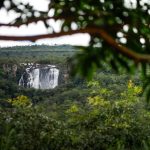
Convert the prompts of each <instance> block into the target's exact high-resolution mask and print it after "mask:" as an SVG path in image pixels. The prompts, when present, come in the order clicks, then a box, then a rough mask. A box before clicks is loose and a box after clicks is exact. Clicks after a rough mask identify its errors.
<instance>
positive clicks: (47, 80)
mask: <svg viewBox="0 0 150 150" xmlns="http://www.w3.org/2000/svg"><path fill="white" fill-rule="evenodd" d="M58 77H59V70H58V69H57V68H56V66H54V65H40V64H30V65H27V68H26V70H25V72H24V73H23V74H22V76H21V78H20V80H19V85H20V86H23V87H28V88H35V89H53V88H55V87H56V86H58Z"/></svg>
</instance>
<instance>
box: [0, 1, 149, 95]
mask: <svg viewBox="0 0 150 150" xmlns="http://www.w3.org/2000/svg"><path fill="white" fill-rule="evenodd" d="M6 1H7V5H6ZM8 3H9V5H8ZM0 7H1V8H2V7H5V9H7V11H10V10H13V11H15V13H17V14H18V18H16V19H15V20H14V21H13V22H11V23H8V24H0V26H16V27H19V26H21V25H22V24H26V25H28V24H30V23H32V22H38V21H43V22H44V24H45V26H46V27H47V28H51V30H52V33H50V34H43V35H33V36H2V35H1V36H0V40H16V41H17V40H29V41H36V40H38V39H42V38H54V37H60V36H64V35H72V34H76V33H88V34H89V35H90V37H91V39H90V43H89V46H88V47H80V48H82V49H83V51H82V53H80V54H78V55H77V59H78V60H79V62H80V65H77V62H78V61H77V62H76V61H74V66H79V67H78V68H76V69H77V70H78V72H81V73H82V74H83V75H85V76H86V75H90V74H91V73H92V71H93V70H95V69H96V68H100V67H105V66H104V63H103V62H106V63H108V64H111V66H112V67H113V68H114V69H116V70H120V68H121V66H123V68H125V69H126V70H127V71H128V72H132V71H133V70H134V69H137V68H139V66H140V67H141V69H142V75H143V77H144V78H145V79H146V80H145V81H146V82H145V87H146V88H147V89H149V91H150V86H149V84H148V83H149V82H150V75H149V74H148V71H147V70H148V68H149V63H150V54H149V53H150V51H149V46H150V24H149V22H150V2H149V0H147V1H146V0H145V1H144V0H135V2H134V3H132V1H131V0H94V1H93V0H80V1H79V0H55V1H54V0H51V1H50V2H49V5H48V8H49V9H48V10H47V11H45V12H42V11H38V10H35V9H34V8H33V7H32V6H31V5H30V4H24V3H22V2H21V1H20V2H16V1H13V0H1V2H0ZM22 8H23V9H22ZM50 11H54V15H53V16H49V15H48V14H49V12H50ZM50 19H53V20H55V21H58V20H59V21H61V30H60V32H59V33H58V32H57V33H56V32H55V31H54V29H53V28H52V27H51V26H50V25H49V23H48V20H50ZM149 93H150V92H149ZM149 95H150V94H149Z"/></svg>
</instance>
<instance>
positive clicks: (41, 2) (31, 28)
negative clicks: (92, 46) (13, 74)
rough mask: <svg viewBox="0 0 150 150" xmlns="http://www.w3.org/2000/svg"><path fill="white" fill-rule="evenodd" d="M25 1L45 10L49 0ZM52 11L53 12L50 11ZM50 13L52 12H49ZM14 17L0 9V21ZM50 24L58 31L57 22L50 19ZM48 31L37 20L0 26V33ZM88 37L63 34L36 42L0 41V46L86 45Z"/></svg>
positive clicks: (27, 33) (10, 19)
mask: <svg viewBox="0 0 150 150" xmlns="http://www.w3.org/2000/svg"><path fill="white" fill-rule="evenodd" d="M16 1H19V0H16ZM22 1H24V2H25V3H27V2H30V4H31V5H33V6H34V8H35V9H38V10H42V11H44V10H46V9H47V4H48V2H49V0H22ZM51 13H53V12H51ZM50 15H52V14H50ZM15 17H17V16H16V15H15V14H14V13H13V12H9V13H7V12H6V10H5V9H2V10H0V23H9V22H10V21H12V20H13V19H14V18H15ZM50 24H51V25H52V26H54V29H55V30H56V31H59V23H55V22H54V21H52V20H51V21H50ZM47 32H48V31H47V29H46V28H45V26H44V24H43V23H42V22H40V21H39V22H38V23H37V24H34V23H32V24H30V25H28V26H26V25H22V26H20V27H19V28H16V27H9V28H8V27H0V35H15V36H17V35H20V36H21V35H37V34H46V33H47ZM89 39H90V37H89V35H88V34H76V35H72V36H65V37H60V38H53V39H43V40H37V41H36V43H33V42H28V41H23V42H15V41H0V47H5V46H14V45H30V44H49V45H55V44H70V45H87V44H88V41H89Z"/></svg>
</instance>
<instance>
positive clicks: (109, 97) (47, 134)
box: [0, 45, 150, 150]
mask: <svg viewBox="0 0 150 150" xmlns="http://www.w3.org/2000/svg"><path fill="white" fill-rule="evenodd" d="M76 52H77V53H80V50H77V49H75V48H73V47H72V46H66V45H63V46H46V45H41V46H37V45H36V46H25V47H8V48H1V49H0V150H20V149H21V150H53V149H55V150H57V149H58V150H60V149H61V150H70V149H81V150H83V149H87V150H90V149H92V150H93V149H95V150H97V149H100V150H131V149H133V150H134V149H135V150H138V149H139V150H141V149H144V150H148V149H149V147H150V138H149V135H150V125H149V124H150V111H149V105H148V104H147V103H146V102H145V98H144V96H143V94H142V87H141V80H140V79H139V77H138V76H129V75H127V74H126V73H124V74H116V72H115V71H114V70H112V69H111V68H110V67H109V66H106V68H105V69H103V70H98V71H97V72H95V74H94V76H93V78H92V80H90V81H89V80H87V79H83V78H82V77H80V76H74V77H73V76H71V74H69V73H70V72H69V71H70V70H68V61H67V60H68V59H70V58H71V57H73V56H74V54H75V53H76ZM25 62H26V63H31V62H32V63H39V64H53V65H56V66H57V67H58V68H59V71H60V74H59V78H60V79H59V80H60V81H59V84H58V86H57V87H56V88H54V89H45V90H43V89H34V88H24V87H21V86H19V85H18V82H19V79H20V77H21V74H22V73H23V70H24V69H25V68H24V67H22V66H21V65H20V64H21V63H25ZM4 65H5V66H8V68H9V70H5V69H4ZM13 65H16V66H17V70H16V72H15V75H14V73H13ZM66 70H67V71H68V72H67V73H68V74H69V77H68V78H67V80H64V78H63V73H64V72H65V73H66Z"/></svg>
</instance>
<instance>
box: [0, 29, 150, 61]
mask: <svg viewBox="0 0 150 150" xmlns="http://www.w3.org/2000/svg"><path fill="white" fill-rule="evenodd" d="M77 33H89V34H96V35H98V36H99V37H100V38H102V39H104V40H105V41H106V42H107V43H108V44H109V45H110V46H111V47H112V50H115V51H117V52H118V53H121V54H123V55H125V56H127V57H128V58H130V59H132V60H134V61H135V62H137V63H138V62H150V55H147V54H140V53H137V52H134V51H133V50H131V49H128V48H127V47H125V46H123V45H121V44H118V43H117V42H116V41H115V39H113V37H112V36H111V35H109V34H108V33H107V32H106V31H105V30H104V29H102V28H95V27H87V28H85V29H78V30H70V31H68V32H63V31H62V32H59V33H51V34H43V35H35V36H0V40H13V41H24V40H27V41H33V42H34V41H36V40H38V39H44V38H55V37H60V36H66V35H72V34H77Z"/></svg>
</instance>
